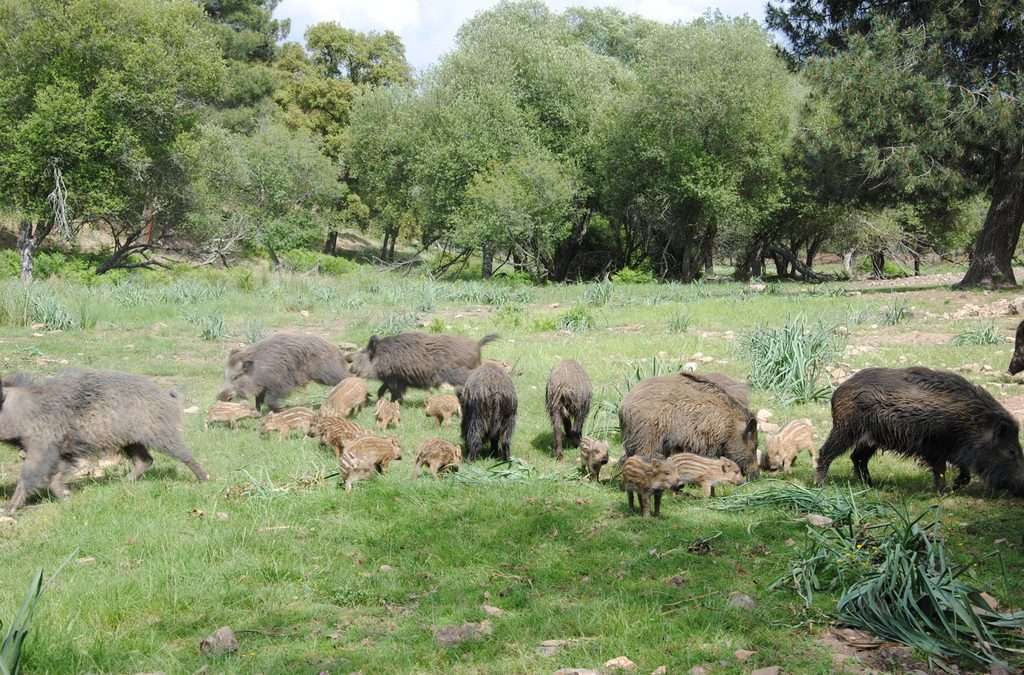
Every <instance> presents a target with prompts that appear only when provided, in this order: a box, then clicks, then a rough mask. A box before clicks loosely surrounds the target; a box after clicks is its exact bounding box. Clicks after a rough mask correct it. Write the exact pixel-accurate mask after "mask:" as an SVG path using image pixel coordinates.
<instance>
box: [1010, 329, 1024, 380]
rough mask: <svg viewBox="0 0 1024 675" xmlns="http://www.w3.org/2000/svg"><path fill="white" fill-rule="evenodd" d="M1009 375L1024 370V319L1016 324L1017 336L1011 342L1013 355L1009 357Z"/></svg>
mask: <svg viewBox="0 0 1024 675" xmlns="http://www.w3.org/2000/svg"><path fill="white" fill-rule="evenodd" d="M1009 370H1010V375H1016V374H1017V373H1019V372H1020V371H1022V370H1024V321H1021V322H1020V323H1019V324H1018V325H1017V338H1016V339H1015V340H1014V342H1013V356H1012V357H1011V358H1010V368H1009Z"/></svg>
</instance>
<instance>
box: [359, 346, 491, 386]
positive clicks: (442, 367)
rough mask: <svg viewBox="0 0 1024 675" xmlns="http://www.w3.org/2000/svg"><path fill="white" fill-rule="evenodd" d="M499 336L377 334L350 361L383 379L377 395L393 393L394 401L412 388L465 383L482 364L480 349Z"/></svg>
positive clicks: (369, 375)
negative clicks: (382, 335) (383, 335)
mask: <svg viewBox="0 0 1024 675" xmlns="http://www.w3.org/2000/svg"><path fill="white" fill-rule="evenodd" d="M497 339H498V336H497V335H487V336H486V337H484V338H483V339H482V340H472V339H470V338H467V337H462V336H459V335H430V334H427V333H400V334H398V335H391V336H389V337H378V336H376V335H374V336H373V337H371V338H370V341H369V342H368V343H367V345H366V348H365V349H361V350H359V351H358V352H355V353H354V354H351V355H350V357H349V362H350V365H351V368H352V373H353V374H355V375H358V376H359V377H365V378H372V379H375V380H380V381H381V382H382V384H381V386H380V389H379V390H378V391H377V397H378V398H380V397H381V396H383V395H384V392H390V393H391V400H392V401H401V400H402V397H403V396H405V390H406V389H408V388H409V387H413V388H416V389H433V388H434V387H440V386H441V385H442V384H450V385H453V386H461V385H463V384H465V383H466V378H467V377H469V373H470V371H472V370H473V369H475V368H476V367H477V366H479V365H480V350H481V348H482V347H483V346H484V345H486V344H488V343H490V342H494V341H495V340H497Z"/></svg>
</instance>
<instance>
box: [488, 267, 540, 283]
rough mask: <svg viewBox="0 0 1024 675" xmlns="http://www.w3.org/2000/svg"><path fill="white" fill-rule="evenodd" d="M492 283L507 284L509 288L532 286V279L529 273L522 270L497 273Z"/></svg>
mask: <svg viewBox="0 0 1024 675" xmlns="http://www.w3.org/2000/svg"><path fill="white" fill-rule="evenodd" d="M492 281H497V282H499V283H503V284H508V285H509V286H533V284H534V280H533V277H531V276H530V273H529V272H524V271H523V270H511V271H509V272H499V273H497V274H495V275H494V277H493V278H492Z"/></svg>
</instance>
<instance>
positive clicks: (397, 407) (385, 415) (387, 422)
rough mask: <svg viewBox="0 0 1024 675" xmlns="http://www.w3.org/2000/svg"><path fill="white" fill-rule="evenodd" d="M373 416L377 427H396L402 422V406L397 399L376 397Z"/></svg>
mask: <svg viewBox="0 0 1024 675" xmlns="http://www.w3.org/2000/svg"><path fill="white" fill-rule="evenodd" d="M375 417H376V419H377V428H378V429H387V428H388V427H397V426H398V425H399V424H401V423H402V406H401V404H399V403H398V401H389V400H387V399H386V398H382V399H378V400H377V413H376V415H375Z"/></svg>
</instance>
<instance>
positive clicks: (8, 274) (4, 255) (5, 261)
mask: <svg viewBox="0 0 1024 675" xmlns="http://www.w3.org/2000/svg"><path fill="white" fill-rule="evenodd" d="M20 275H21V256H20V255H18V252H17V251H15V250H13V249H5V250H3V251H0V279H17V278H18V277H19V276H20Z"/></svg>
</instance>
